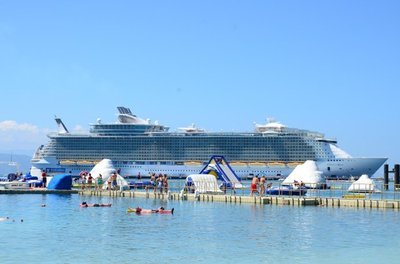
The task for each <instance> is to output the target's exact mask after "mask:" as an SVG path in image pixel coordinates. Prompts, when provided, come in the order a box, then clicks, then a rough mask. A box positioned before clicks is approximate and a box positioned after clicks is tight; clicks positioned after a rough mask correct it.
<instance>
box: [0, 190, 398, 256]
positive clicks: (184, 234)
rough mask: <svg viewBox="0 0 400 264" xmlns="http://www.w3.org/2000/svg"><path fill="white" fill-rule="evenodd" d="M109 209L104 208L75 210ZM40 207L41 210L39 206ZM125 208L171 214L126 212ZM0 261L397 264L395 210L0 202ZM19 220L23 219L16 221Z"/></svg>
mask: <svg viewBox="0 0 400 264" xmlns="http://www.w3.org/2000/svg"><path fill="white" fill-rule="evenodd" d="M82 201H87V202H88V203H112V204H113V205H112V207H110V208H80V207H79V204H80V203H81V202H82ZM42 204H45V205H46V207H41V205H42ZM129 206H142V207H144V208H157V207H159V206H164V207H166V208H172V207H174V208H175V213H174V215H158V214H151V215H136V214H132V213H126V209H127V208H128V207H129ZM5 216H9V217H10V218H11V219H13V220H8V221H1V222H0V244H1V248H0V263H363V264H364V263H380V262H383V263H398V258H399V257H400V250H399V249H400V237H399V236H398V233H399V231H400V227H399V223H400V212H398V211H394V210H377V209H371V210H369V209H355V208H326V207H291V206H276V205H254V204H226V203H211V202H193V201H176V200H171V201H160V200H152V199H143V198H112V197H84V196H79V195H77V194H73V195H54V194H53V195H50V194H48V195H37V194H32V195H30V194H26V195H0V217H5ZM21 220H23V221H22V222H21Z"/></svg>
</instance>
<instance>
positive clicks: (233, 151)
mask: <svg viewBox="0 0 400 264" xmlns="http://www.w3.org/2000/svg"><path fill="white" fill-rule="evenodd" d="M117 109H118V120H117V122H114V123H102V122H101V120H100V119H98V120H97V122H96V123H94V124H90V131H89V132H88V133H85V134H80V133H71V132H69V130H68V129H67V127H66V126H65V125H64V123H63V122H62V120H61V119H60V118H58V117H56V118H55V121H56V123H57V124H58V132H54V133H50V134H48V137H49V142H48V143H47V144H46V145H42V146H40V147H39V148H38V149H37V150H36V152H35V153H34V155H33V158H32V167H31V174H32V175H34V176H39V177H40V175H41V172H42V171H43V170H44V171H46V172H47V174H48V175H49V174H50V175H51V174H56V173H71V174H72V175H79V173H80V172H81V171H84V170H86V171H89V170H90V169H91V168H93V167H94V165H95V164H97V163H98V162H99V161H101V160H102V159H104V158H107V159H111V160H112V161H113V164H114V166H115V167H116V168H118V170H120V174H121V175H122V176H126V177H130V176H137V175H139V174H140V175H141V176H147V175H149V174H152V173H156V174H159V173H162V174H167V175H169V176H172V177H184V176H186V175H189V174H192V173H198V172H199V170H201V168H202V167H203V165H204V164H205V163H206V162H207V161H208V160H209V158H210V157H211V156H212V155H223V156H224V157H225V158H226V159H227V160H228V161H229V162H230V165H231V166H232V168H233V169H234V170H235V172H236V173H237V175H238V176H240V177H242V178H244V177H247V176H249V175H265V176H273V177H274V176H275V177H282V178H283V177H285V176H287V175H289V174H290V172H291V171H292V170H293V169H294V168H295V167H296V166H297V165H299V164H302V163H304V162H305V161H306V160H314V161H316V162H317V164H318V168H319V170H321V171H322V172H323V174H324V175H325V176H326V177H330V178H346V177H358V176H360V175H362V174H368V175H373V174H374V173H375V172H376V171H377V170H378V169H379V167H381V166H382V164H383V163H384V162H385V161H386V160H387V158H355V157H352V156H350V155H349V154H348V153H346V152H345V151H344V150H342V149H341V148H339V147H338V145H337V141H336V140H334V139H328V138H325V136H324V135H323V134H322V133H318V132H313V131H308V130H302V129H295V128H289V127H287V126H285V125H283V124H281V123H279V122H276V121H274V120H268V122H267V123H266V124H262V125H261V124H255V128H254V131H253V132H207V131H205V130H203V129H199V128H197V127H196V126H195V125H191V126H188V127H182V128H179V129H178V131H176V132H170V131H169V128H168V127H166V126H163V125H161V124H159V123H158V122H150V121H149V120H144V119H142V118H139V117H138V116H136V115H135V114H133V113H132V112H131V110H130V109H129V108H126V107H117Z"/></svg>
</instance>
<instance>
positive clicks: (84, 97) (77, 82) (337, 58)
mask: <svg viewBox="0 0 400 264" xmlns="http://www.w3.org/2000/svg"><path fill="white" fill-rule="evenodd" d="M399 12H400V2H399V1H365V0H363V1H311V0H310V1H98V0H96V1H18V0H16V1H2V0H0V73H1V74H0V88H1V91H2V95H1V104H0V152H3V153H4V152H10V151H13V152H16V153H19V152H21V153H27V154H31V153H32V152H33V151H34V149H35V148H36V147H37V145H38V144H43V143H46V141H47V140H46V137H45V134H46V133H47V132H48V131H52V130H55V129H56V125H55V122H54V120H53V117H54V115H58V116H60V117H62V118H63V120H64V122H65V123H66V125H67V126H68V127H69V128H70V130H74V129H78V130H79V129H84V130H88V123H91V122H95V120H96V119H97V118H98V117H100V118H101V119H102V120H103V121H104V122H106V121H114V120H115V118H116V115H115V114H116V106H119V105H124V106H127V107H130V108H131V109H132V110H133V111H134V112H135V113H136V114H137V115H139V116H141V117H143V118H150V119H151V120H158V121H159V122H160V123H162V124H165V125H167V126H170V127H171V129H172V130H175V129H176V128H178V127H182V126H186V125H188V124H191V123H196V125H197V126H198V127H201V128H204V129H206V130H209V131H220V130H227V131H252V130H253V122H257V123H263V122H265V120H266V118H267V117H274V118H275V119H277V120H279V121H281V122H282V123H284V124H286V125H288V126H291V127H297V128H304V129H310V130H316V131H320V132H323V133H325V134H326V136H327V137H336V138H337V139H338V141H339V146H340V147H342V148H343V149H344V150H346V151H347V152H349V153H350V154H351V155H353V156H367V157H382V156H384V157H389V158H390V160H389V162H390V163H396V162H397V163H399V162H400V155H399V149H400V144H399V142H400V140H399V135H398V131H399V113H400V110H399V105H400V104H399V101H400V91H399V85H400V79H399V78H400V77H399V73H400V49H399V47H400V34H399V28H400V16H399V15H398V14H399Z"/></svg>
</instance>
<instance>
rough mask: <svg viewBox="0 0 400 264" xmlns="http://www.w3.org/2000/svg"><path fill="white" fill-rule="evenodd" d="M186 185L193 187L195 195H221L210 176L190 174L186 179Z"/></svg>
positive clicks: (215, 179)
mask: <svg viewBox="0 0 400 264" xmlns="http://www.w3.org/2000/svg"><path fill="white" fill-rule="evenodd" d="M186 185H187V186H192V187H194V191H195V192H197V193H222V191H221V189H220V188H219V187H218V182H217V178H216V177H215V176H214V175H212V174H191V175H189V176H187V177H186Z"/></svg>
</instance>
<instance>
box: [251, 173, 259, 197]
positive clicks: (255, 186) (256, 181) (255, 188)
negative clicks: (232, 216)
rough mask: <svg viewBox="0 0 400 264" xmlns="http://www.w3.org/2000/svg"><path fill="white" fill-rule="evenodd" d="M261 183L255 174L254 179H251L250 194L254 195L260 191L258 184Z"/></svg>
mask: <svg viewBox="0 0 400 264" xmlns="http://www.w3.org/2000/svg"><path fill="white" fill-rule="evenodd" d="M259 183H260V180H259V179H258V177H257V176H254V177H253V179H252V180H251V185H250V196H253V195H254V193H256V192H258V193H259V191H258V184H259Z"/></svg>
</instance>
